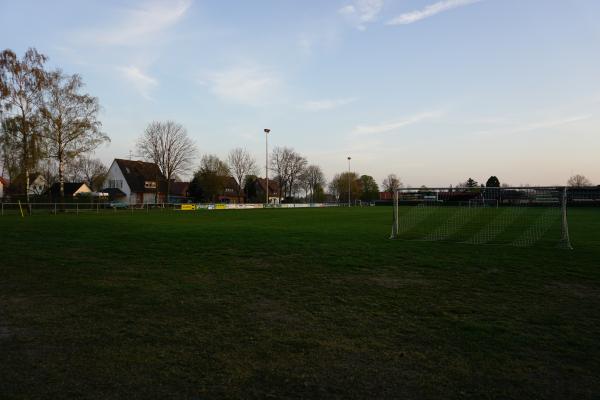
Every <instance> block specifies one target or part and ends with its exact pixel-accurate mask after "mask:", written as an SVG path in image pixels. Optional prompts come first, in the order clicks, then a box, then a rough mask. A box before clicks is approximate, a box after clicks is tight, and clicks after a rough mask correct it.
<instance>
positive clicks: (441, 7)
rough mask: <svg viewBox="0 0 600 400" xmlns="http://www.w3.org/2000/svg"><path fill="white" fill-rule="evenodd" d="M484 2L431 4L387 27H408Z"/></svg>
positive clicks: (463, 0)
mask: <svg viewBox="0 0 600 400" xmlns="http://www.w3.org/2000/svg"><path fill="white" fill-rule="evenodd" d="M480 1H482V0H443V1H439V2H437V3H434V4H430V5H428V6H426V7H425V8H423V9H422V10H416V11H411V12H408V13H404V14H400V15H398V16H397V17H396V18H393V19H392V20H390V21H388V22H387V25H408V24H412V23H414V22H417V21H420V20H422V19H425V18H429V17H432V16H434V15H436V14H439V13H441V12H444V11H448V10H451V9H453V8H458V7H464V6H468V5H470V4H475V3H479V2H480Z"/></svg>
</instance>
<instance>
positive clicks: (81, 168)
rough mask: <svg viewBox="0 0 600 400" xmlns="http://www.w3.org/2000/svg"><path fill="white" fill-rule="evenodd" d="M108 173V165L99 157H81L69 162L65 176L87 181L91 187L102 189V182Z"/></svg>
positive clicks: (76, 180)
mask: <svg viewBox="0 0 600 400" xmlns="http://www.w3.org/2000/svg"><path fill="white" fill-rule="evenodd" d="M107 173H108V167H107V166H106V165H104V163H103V162H102V161H101V160H100V159H98V158H90V157H85V156H84V157H79V158H77V159H75V160H73V162H71V163H70V164H69V167H68V169H67V172H66V173H65V176H68V177H69V178H70V179H71V180H72V181H74V182H78V181H83V182H85V183H86V184H87V185H88V186H89V187H90V189H92V190H95V191H97V190H99V189H101V186H102V183H103V182H104V179H105V177H106V174H107Z"/></svg>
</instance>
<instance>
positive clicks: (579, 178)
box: [567, 174, 592, 187]
mask: <svg viewBox="0 0 600 400" xmlns="http://www.w3.org/2000/svg"><path fill="white" fill-rule="evenodd" d="M567 185H569V186H571V187H585V186H592V182H591V181H590V180H589V179H588V178H586V177H585V176H583V175H580V174H576V175H573V176H572V177H570V178H569V180H568V181H567Z"/></svg>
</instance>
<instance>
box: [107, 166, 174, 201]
mask: <svg viewBox="0 0 600 400" xmlns="http://www.w3.org/2000/svg"><path fill="white" fill-rule="evenodd" d="M115 162H116V163H117V165H118V166H119V168H120V169H121V173H122V174H123V176H124V177H125V180H126V181H127V184H128V185H129V188H130V189H131V191H132V192H146V193H155V192H156V189H155V188H147V187H146V185H145V183H146V182H158V188H159V192H165V191H166V187H167V182H166V178H165V176H164V175H163V174H162V172H160V168H159V167H158V165H157V164H156V163H151V162H145V161H135V160H123V159H120V158H115Z"/></svg>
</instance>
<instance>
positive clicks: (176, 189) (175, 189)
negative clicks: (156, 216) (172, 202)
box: [169, 182, 190, 196]
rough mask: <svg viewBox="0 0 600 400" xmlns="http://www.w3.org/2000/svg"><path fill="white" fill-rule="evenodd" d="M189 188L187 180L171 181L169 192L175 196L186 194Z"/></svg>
mask: <svg viewBox="0 0 600 400" xmlns="http://www.w3.org/2000/svg"><path fill="white" fill-rule="evenodd" d="M189 188H190V183H189V182H171V187H170V188H169V191H170V192H171V193H170V194H172V195H175V196H187V194H188V191H189Z"/></svg>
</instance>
